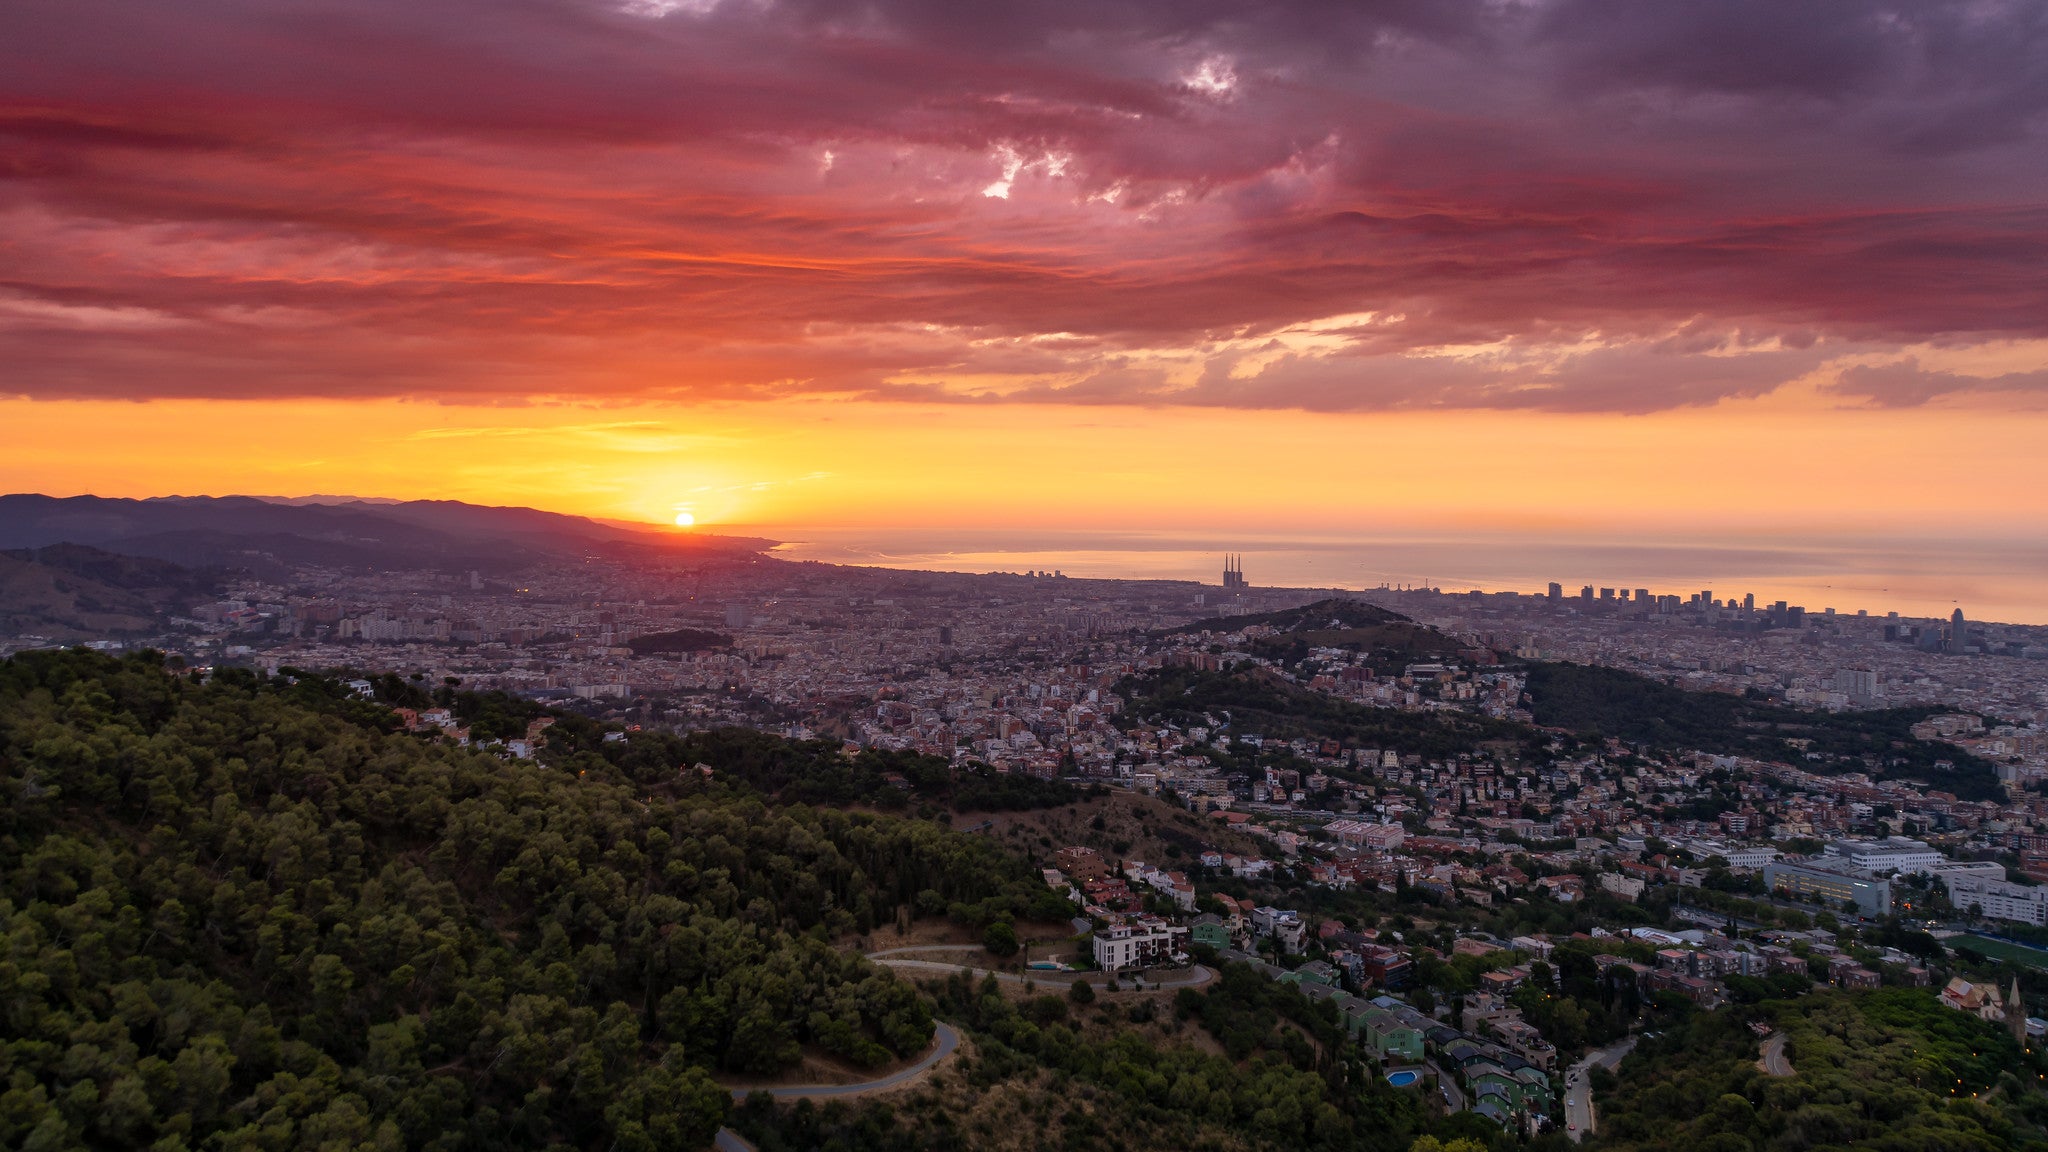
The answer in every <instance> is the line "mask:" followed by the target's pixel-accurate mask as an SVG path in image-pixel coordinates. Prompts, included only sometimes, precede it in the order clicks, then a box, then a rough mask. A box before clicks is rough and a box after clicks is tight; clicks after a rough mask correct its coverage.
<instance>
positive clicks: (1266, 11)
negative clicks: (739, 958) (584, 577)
mask: <svg viewBox="0 0 2048 1152" xmlns="http://www.w3.org/2000/svg"><path fill="white" fill-rule="evenodd" d="M2044 432H2048V6H2044V5H2041V4H2039V3H2033V2H2024V3H2022V2H2001V0H1974V2H1968V3H1944V2H1942V0H1914V2H1912V3H1902V4H1882V3H1863V2H1851V0H1812V2H1809V3H1801V4H1785V3H1783V2H1782V0H1769V2H1756V0H1731V2H1729V3H1722V4H1710V5H1703V4H1699V3H1697V2H1691V3H1665V2H1661V0H1483V2H1468V0H1388V2H1372V0H1347V2H1343V3H1324V2H1319V0H1299V2H1271V3H1258V4H1249V3H1243V2H1230V3H1226V2H1224V0H1021V2H1018V3H1010V4H1002V5H978V4H961V3H957V2H941V0H869V2H864V3H859V4H850V3H838V2H833V0H490V2H489V3H485V2H482V0H407V2H405V3H396V2H388V3H387V2H384V0H355V2H350V3H332V2H322V0H262V2H253V0H252V2H241V0H186V2H183V3H179V4H175V5H162V4H159V5H135V4H116V3H110V2H105V0H12V2H11V3H9V4H7V5H5V6H4V7H0V486H5V487H7V488H9V489H10V490H31V491H46V492H57V493H73V492H99V493H101V494H105V495H153V494H161V493H164V492H167V491H181V492H231V491H243V492H247V491H269V492H275V493H280V494H297V493H301V492H314V491H320V492H356V493H363V494H370V495H379V496H399V497H412V496H432V497H455V498H463V499H474V500H479V501H482V502H487V503H528V504H534V505H536V506H541V507H550V508H555V509H559V510H563V511H573V512H585V513H591V514H596V515H604V516H614V517H623V518H628V519H646V520H666V519H669V518H672V516H673V515H674V514H675V513H676V512H678V511H689V512H690V513H691V514H692V515H694V516H696V517H697V519H698V520H699V522H700V523H702V524H706V525H713V526H715V525H721V524H745V525H776V524H784V525H787V524H829V525H839V526H846V525H856V526H861V525H865V526H879V527H887V526H892V525H893V526H915V527H918V528H921V529H922V528H947V527H949V526H950V527H953V528H958V529H961V530H963V531H964V530H967V529H976V530H980V529H987V528H991V527H1005V528H1017V529H1029V528H1041V527H1103V528H1111V527H1114V528H1119V529H1126V530H1137V529H1156V528H1171V529H1173V530H1175V531H1183V532H1193V531H1212V530H1213V531H1215V532H1216V533H1218V534H1219V535H1222V534H1229V533H1240V534H1242V533H1249V532H1254V531H1266V532H1294V533H1310V532H1319V533H1325V534H1341V533H1344V532H1368V531H1388V530H1393V529H1402V530H1408V529H1414V528H1416V527H1417V526H1422V527H1434V528H1439V529H1442V528H1456V529H1458V530H1461V531H1464V530H1471V531H1480V530H1498V531H1506V530H1509V529H1512V530H1515V531H1521V532H1527V531H1554V532H1558V533H1565V534H1570V533H1594V534H1597V533H1608V534H1615V533H1641V532H1647V531H1655V532H1659V533H1664V534H1667V535H1682V534H1684V533H1686V532H1694V533H1699V534H1702V535H1714V534H1717V533H1718V534H1724V535H1725V534H1737V533H1746V534H1750V535H1755V534H1757V533H1764V534H1772V533H1777V534H1791V535H1797V534H1802V533H1814V532H1852V531H1853V532H1856V533H1862V534H1866V535H1884V534H1887V533H1891V534H1896V535H1899V536H1902V537H1904V536H1912V537H1933V538H1944V539H1945V538H1948V537H1950V536H1954V535H1958V534H1960V535H1968V536H1974V537H1977V538H1982V539H1999V540H2009V541H2016V542H2036V543H2037V542H2039V541H2041V540H2043V539H2048V531H2044V530H2048V467H2044V466H2043V465H2042V464H2041V463H2040V459H2041V457H2042V455H2043V454H2042V452H2041V447H2040V446H2041V445H2042V444H2043V443H2044V442H2048V441H2044V435H2043V434H2044ZM2044 610H2048V606H2044Z"/></svg>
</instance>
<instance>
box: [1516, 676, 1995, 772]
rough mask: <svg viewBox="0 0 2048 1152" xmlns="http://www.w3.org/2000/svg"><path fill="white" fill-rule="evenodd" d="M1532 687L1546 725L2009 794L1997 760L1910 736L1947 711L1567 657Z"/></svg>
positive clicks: (1536, 710)
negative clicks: (1842, 707) (1757, 688)
mask: <svg viewBox="0 0 2048 1152" xmlns="http://www.w3.org/2000/svg"><path fill="white" fill-rule="evenodd" d="M1528 692H1529V698H1530V704H1529V710H1530V714H1531V715H1533V716H1534V717H1535V718H1536V722H1537V723H1538V724H1541V725H1544V726H1546V727H1551V728H1564V729H1568V730H1570V731H1572V732H1576V733H1582V734H1591V735H1599V736H1614V737H1619V738H1620V739H1622V740H1626V741H1628V742H1630V743H1635V744H1649V745H1652V746H1654V747H1658V748H1667V749H1677V750H1693V749H1697V750H1698V751H1702V752H1713V753H1717V754H1720V755H1728V756H1753V757H1756V758H1758V759H1765V760H1779V761H1783V762H1784V763H1787V764H1797V765H1799V766H1801V767H1803V768H1805V769H1806V770H1808V771H1810V772H1816V773H1822V774H1838V773H1843V772H1865V773H1868V774H1869V775H1870V777H1871V778H1872V779H1879V780H1882V779H1893V778H1899V779H1911V780H1918V781H1921V782H1922V783H1924V784H1927V785H1928V786H1930V787H1934V788H1941V789H1945V790H1947V791H1950V792H1953V793H1955V794H1956V795H1957V796H1959V797H1961V798H1962V799H1965V800H1993V799H1998V798H2000V797H2002V796H2003V795H2004V794H2005V793H2004V789H2003V787H2002V786H2001V785H2000V784H1999V782H1998V777H1997V775H1996V773H1995V772H1994V771H1993V769H1992V766H1991V764H1990V762H1988V761H1986V760H1983V759H1981V758H1979V757H1977V756H1973V755H1971V754H1970V753H1968V752H1965V751H1964V750H1962V749H1961V748H1957V747H1954V746H1952V745H1948V744H1939V743H1935V742H1933V741H1928V740H1921V739H1919V738H1917V737H1915V736H1914V735H1913V725H1914V724H1917V723H1919V722H1920V721H1921V720H1924V719H1926V718H1927V717H1928V716H1930V715H1933V714H1934V713H1936V712H1942V711H1946V709H1942V708H1879V709H1869V710H1861V711H1853V712H1824V711H1819V710H1816V709H1805V708H1792V707H1788V706H1786V705H1783V704H1775V703H1772V702H1771V701H1769V700H1761V699H1754V698H1749V697H1743V696H1734V695H1730V694H1729V693H1725V692H1689V691H1686V690H1685V689H1682V688H1674V687H1672V686H1670V685H1668V684H1662V683H1659V682H1657V681H1655V680H1652V679H1650V678H1649V677H1647V676H1639V675H1637V674H1636V673H1634V672H1627V671H1623V670H1621V669H1619V668H1595V667H1589V666H1586V665H1583V664H1561V663H1541V664H1532V665H1530V667H1529V681H1528ZM1944 764H1946V765H1947V767H1942V765H1944Z"/></svg>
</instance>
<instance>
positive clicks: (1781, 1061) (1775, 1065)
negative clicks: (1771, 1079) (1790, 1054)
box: [1756, 1032, 1792, 1076]
mask: <svg viewBox="0 0 2048 1152" xmlns="http://www.w3.org/2000/svg"><path fill="white" fill-rule="evenodd" d="M1763 1054H1764V1058H1763V1059H1761V1060H1759V1061H1757V1062H1756V1065H1757V1067H1759V1068H1761V1069H1763V1070H1764V1075H1766V1076H1790V1075H1792V1061H1790V1060H1787V1059H1786V1058H1785V1034H1784V1033H1783V1032H1779V1033H1777V1034H1776V1035H1773V1036H1771V1037H1770V1038H1769V1039H1767V1040H1765V1041H1764V1048H1763Z"/></svg>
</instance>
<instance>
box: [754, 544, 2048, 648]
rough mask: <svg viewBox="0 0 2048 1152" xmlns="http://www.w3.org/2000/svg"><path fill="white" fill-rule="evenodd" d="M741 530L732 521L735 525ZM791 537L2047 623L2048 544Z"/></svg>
mask: <svg viewBox="0 0 2048 1152" xmlns="http://www.w3.org/2000/svg"><path fill="white" fill-rule="evenodd" d="M721 530H723V531H733V530H736V529H734V528H722V529H721ZM745 531H748V532H754V533H759V534H761V535H767V536H772V537H774V538H775V539H779V540H784V541H788V543H786V544H784V545H782V546H781V547H780V548H778V549H777V550H776V553H775V554H776V555H778V556H782V557H785V558H788V559H791V560H820V561H825V562H828V563H833V564H864V565H873V566H877V567H885V568H903V569H923V570H930V571H947V572H1024V571H1060V572H1064V573H1066V574H1067V575H1069V576H1088V577H1114V578H1138V579H1147V578H1150V579H1178V580H1199V581H1201V582H1203V583H1205V584H1216V583H1219V582H1220V579H1221V576H1220V574H1221V572H1222V570H1223V555H1224V553H1225V552H1226V551H1228V552H1234V553H1237V554H1239V555H1241V556H1242V557H1243V567H1244V573H1245V577H1246V579H1247V580H1249V581H1250V582H1251V583H1252V584H1254V585H1263V586H1266V587H1276V586H1277V587H1315V588H1351V589H1362V588H1372V587H1378V586H1380V585H1383V584H1384V585H1396V586H1399V585H1414V586H1423V585H1428V586H1434V587H1437V588H1442V589H1444V590H1446V591H1464V590H1466V589H1471V588H1481V589H1486V590H1488V591H1501V590H1511V591H1520V592H1535V591H1540V590H1542V589H1543V587H1544V585H1545V584H1546V583H1547V582H1549V581H1552V580H1555V581H1558V582H1559V583H1561V584H1563V585H1565V588H1566V592H1567V594H1571V593H1576V592H1577V590H1578V588H1579V586H1580V585H1583V584H1592V585H1594V586H1596V587H1614V588H1632V589H1633V588H1648V589H1649V590H1650V591H1651V592H1653V593H1656V594H1664V593H1677V594H1681V595H1690V594H1691V593H1693V592H1698V591H1702V590H1711V591H1712V592H1713V593H1714V595H1715V596H1717V597H1726V596H1728V595H1730V594H1733V595H1737V596H1739V595H1741V594H1743V593H1752V592H1753V593H1755V594H1756V598H1757V601H1758V602H1759V603H1769V602H1771V601H1773V600H1786V601H1789V602H1791V603H1794V604H1803V605H1804V606H1806V607H1807V608H1808V609H1812V610H1816V611H1818V610H1820V609H1823V608H1833V609H1835V610H1836V611H1837V612H1842V613H1850V614H1853V613H1854V612H1855V611H1856V610H1857V609H1867V610H1868V611H1869V612H1870V613H1871V614H1872V615H1882V614H1884V613H1885V612H1892V611H1895V612H1898V613H1900V614H1901V615H1905V616H1946V615H1948V614H1949V612H1950V611H1951V610H1953V609H1955V608H1957V607H1961V608H1962V609H1963V611H1964V613H1965V614H1966V615H1968V616H1969V617H1970V618H1971V619H1976V620H1996V621H2005V622H2010V623H2029V624H2042V623H2048V541H2042V540H2018V541H1987V540H1947V541H1943V540H1924V539H1914V540H1868V539H1863V540H1857V539H1834V540H1828V539H1806V540H1785V539H1774V540H1763V541H1757V540H1747V541H1745V540H1724V541H1714V542H1698V541H1671V540H1662V541H1660V540H1655V539H1640V538H1639V539H1630V540H1623V539H1590V538H1558V537H1542V538H1537V537H1514V536H1505V535H1503V536H1494V537H1484V536H1466V537H1457V538H1450V537H1441V538H1423V537H1402V538H1388V539H1356V538H1354V539H1304V538H1291V539H1264V540H1260V539H1246V538H1237V539H1224V538H1217V539H1194V538H1190V537H1187V536H1177V535H1171V534H1148V533H1118V532H1062V533H1049V532H1024V531H999V532H986V531H984V532H977V533H959V532H938V531H932V530H891V529H858V528H813V527H801V526H797V527H792V526H775V527H751V528H747V529H745Z"/></svg>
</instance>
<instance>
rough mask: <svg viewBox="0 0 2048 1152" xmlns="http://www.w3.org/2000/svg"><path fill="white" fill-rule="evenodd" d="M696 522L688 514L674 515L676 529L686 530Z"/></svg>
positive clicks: (694, 518) (695, 519) (679, 513)
mask: <svg viewBox="0 0 2048 1152" xmlns="http://www.w3.org/2000/svg"><path fill="white" fill-rule="evenodd" d="M696 522H697V518H696V517H695V516H692V515H690V514H689V513H688V512H678V513H676V527H678V528H688V527H690V526H691V525H693V524H695V523H696Z"/></svg>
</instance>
